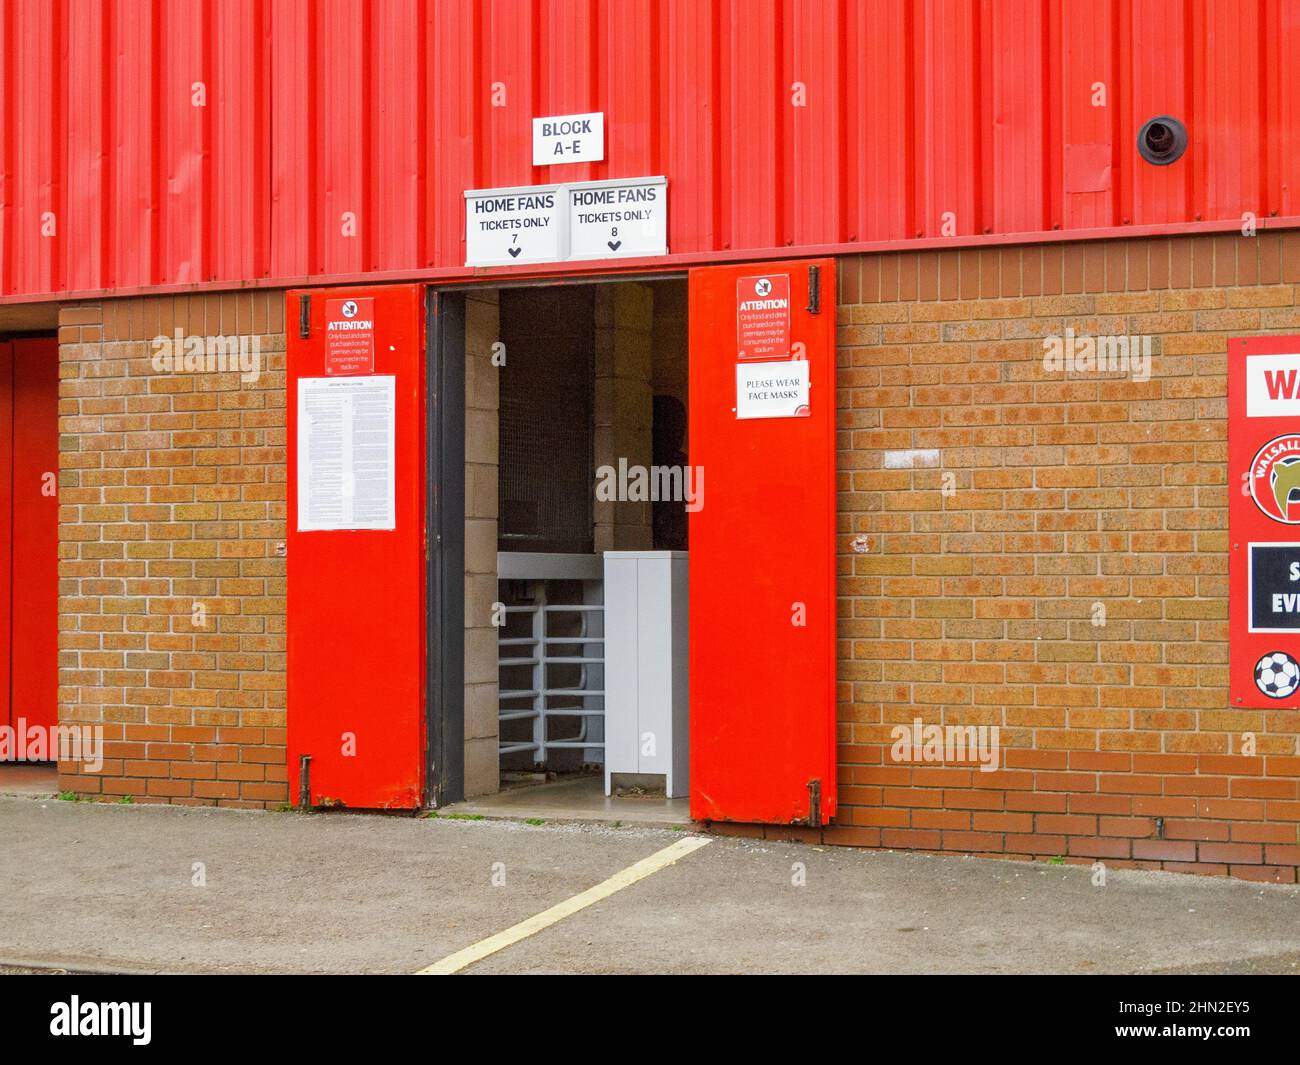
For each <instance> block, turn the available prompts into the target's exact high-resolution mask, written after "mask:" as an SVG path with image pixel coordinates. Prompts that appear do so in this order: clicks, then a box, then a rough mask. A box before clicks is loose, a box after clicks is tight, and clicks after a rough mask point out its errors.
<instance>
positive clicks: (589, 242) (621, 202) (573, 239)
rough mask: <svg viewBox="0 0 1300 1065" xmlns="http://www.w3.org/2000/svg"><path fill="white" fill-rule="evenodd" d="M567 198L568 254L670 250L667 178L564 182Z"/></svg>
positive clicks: (602, 256) (593, 255)
mask: <svg viewBox="0 0 1300 1065" xmlns="http://www.w3.org/2000/svg"><path fill="white" fill-rule="evenodd" d="M562 187H563V189H564V190H565V192H567V193H568V200H569V258H570V259H624V258H628V257H631V256H638V255H667V254H668V179H667V178H661V177H650V178H629V179H623V180H618V181H584V182H581V183H579V184H574V185H565V186H562Z"/></svg>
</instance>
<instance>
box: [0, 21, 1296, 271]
mask: <svg viewBox="0 0 1300 1065" xmlns="http://www.w3.org/2000/svg"><path fill="white" fill-rule="evenodd" d="M0 36H2V37H3V48H2V49H0V55H2V57H3V58H2V60H0V61H2V63H3V66H2V67H0V87H2V91H3V101H2V103H3V106H2V107H0V252H2V253H3V259H2V261H0V295H9V296H12V295H14V294H24V295H31V294H42V293H51V292H60V291H82V292H85V291H91V290H99V289H121V288H137V287H142V286H150V285H164V284H166V285H172V284H176V285H183V284H190V283H195V282H206V281H227V282H242V281H250V280H258V279H301V278H304V277H307V276H339V275H355V274H358V273H363V272H380V271H396V272H410V273H415V272H430V271H456V270H459V269H460V268H461V266H462V264H463V262H464V247H463V231H464V222H463V212H464V201H463V199H462V191H463V190H464V189H466V188H472V187H485V186H502V185H527V184H533V183H542V182H549V181H563V180H575V179H576V180H581V179H590V178H601V177H627V176H639V175H649V174H664V175H667V177H668V179H669V190H670V208H669V248H670V251H671V252H672V253H674V255H681V254H685V255H702V254H705V253H729V254H734V255H740V254H744V255H750V254H751V253H752V255H753V256H760V255H764V254H769V253H772V252H778V253H779V252H782V251H785V250H791V249H798V248H811V247H816V246H827V245H835V244H842V243H856V242H865V241H883V240H890V241H893V240H897V241H908V240H913V239H916V238H918V237H937V236H940V235H941V226H942V225H943V222H944V219H945V216H949V217H950V219H951V225H952V227H953V229H954V230H955V232H956V233H957V234H958V235H979V234H1018V233H1019V234H1023V233H1042V232H1050V231H1052V230H1058V229H1059V230H1063V231H1067V232H1068V231H1072V230H1073V231H1081V230H1086V229H1095V228H1098V227H1102V228H1105V227H1112V226H1147V225H1177V224H1182V223H1192V222H1196V221H1211V220H1231V219H1237V218H1239V217H1240V216H1241V215H1242V213H1243V212H1247V211H1250V212H1254V213H1256V214H1257V215H1258V216H1260V217H1261V218H1262V217H1267V216H1269V215H1274V214H1277V215H1283V216H1292V215H1296V214H1300V204H1298V203H1297V196H1298V195H1300V172H1298V169H1297V158H1298V155H1300V144H1298V139H1300V0H1053V2H1034V0H912V2H904V0H374V2H367V0H5V3H4V4H3V6H2V8H0ZM1099 90H1100V91H1101V92H1103V93H1104V94H1105V99H1104V105H1102V104H1099V103H1098V100H1099V96H1098V93H1099ZM580 111H603V112H605V113H606V123H607V124H606V128H607V131H608V132H607V152H606V159H605V161H604V162H602V163H596V164H570V165H566V166H558V167H554V168H537V167H534V166H533V165H532V163H531V152H530V134H531V123H530V120H531V119H532V118H533V117H534V116H538V115H554V114H568V113H573V112H580ZM1165 113H1167V114H1170V115H1173V116H1175V117H1177V118H1179V119H1181V120H1182V121H1184V122H1185V123H1186V124H1187V126H1188V128H1189V130H1190V133H1191V147H1190V149H1189V150H1188V152H1187V155H1186V156H1185V157H1184V158H1183V159H1182V160H1181V161H1180V162H1178V163H1176V164H1174V165H1172V166H1169V167H1153V166H1151V165H1150V164H1148V163H1145V162H1143V161H1142V160H1141V159H1140V158H1139V156H1138V154H1137V151H1136V147H1135V144H1136V136H1137V132H1138V129H1139V128H1140V127H1141V125H1142V123H1143V122H1144V121H1145V120H1146V119H1148V118H1150V117H1152V116H1155V115H1159V114H1165Z"/></svg>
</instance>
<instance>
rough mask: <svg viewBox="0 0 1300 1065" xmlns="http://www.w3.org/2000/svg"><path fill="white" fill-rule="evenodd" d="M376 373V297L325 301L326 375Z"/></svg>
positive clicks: (339, 375)
mask: <svg viewBox="0 0 1300 1065" xmlns="http://www.w3.org/2000/svg"><path fill="white" fill-rule="evenodd" d="M374 372H375V301H374V298H373V297H364V298H362V299H354V300H326V301H325V375H326V376H327V377H347V376H352V375H355V374H367V373H374Z"/></svg>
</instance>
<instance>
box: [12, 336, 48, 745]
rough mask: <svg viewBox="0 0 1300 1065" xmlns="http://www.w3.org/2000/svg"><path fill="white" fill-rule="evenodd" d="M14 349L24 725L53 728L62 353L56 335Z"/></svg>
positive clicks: (16, 682) (16, 653)
mask: <svg viewBox="0 0 1300 1065" xmlns="http://www.w3.org/2000/svg"><path fill="white" fill-rule="evenodd" d="M12 351H13V392H12V397H13V399H12V404H13V406H12V426H13V470H12V474H11V476H12V500H13V502H12V510H11V515H12V521H13V538H12V545H13V546H12V551H13V555H12V560H11V564H12V573H13V580H12V587H11V591H10V596H11V599H10V615H11V619H12V620H11V621H10V626H11V630H10V631H11V640H10V646H11V648H12V663H11V666H10V671H11V678H12V680H11V684H12V689H11V690H12V696H11V704H10V705H11V709H10V713H11V716H12V718H13V721H14V723H15V724H16V723H17V721H18V719H19V718H22V719H23V720H24V721H25V722H26V723H27V725H28V726H29V727H30V726H32V725H37V726H40V727H42V728H53V727H54V725H55V724H57V722H58V680H59V653H58V642H59V498H58V484H57V477H58V471H59V348H58V341H57V340H56V339H55V338H54V337H41V338H38V339H30V340H15V341H13V343H12Z"/></svg>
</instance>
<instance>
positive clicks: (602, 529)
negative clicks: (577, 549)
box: [592, 283, 654, 553]
mask: <svg viewBox="0 0 1300 1065" xmlns="http://www.w3.org/2000/svg"><path fill="white" fill-rule="evenodd" d="M653 330H654V291H653V289H652V288H651V287H650V286H649V285H645V284H639V283H629V284H620V285H597V286H596V392H595V408H596V409H595V441H594V450H595V466H596V469H597V470H599V469H600V468H601V467H602V466H610V467H613V468H614V469H617V468H618V462H619V459H620V458H621V459H623V460H625V461H626V463H627V464H628V465H629V466H632V465H639V466H645V467H647V468H648V467H649V466H650V465H651V462H652V458H653V456H652V448H651V444H652V440H651V431H652V414H653V396H654V393H653V387H652V377H653V373H652V367H653V351H654V341H653V337H654V333H653ZM592 517H593V525H594V530H593V533H594V544H595V550H596V551H597V553H599V552H602V551H639V550H648V549H649V548H650V547H652V546H653V542H654V537H653V528H652V525H651V505H650V503H649V502H641V501H634V500H614V501H611V500H600V499H597V500H596V501H595V502H594V503H593V510H592Z"/></svg>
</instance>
